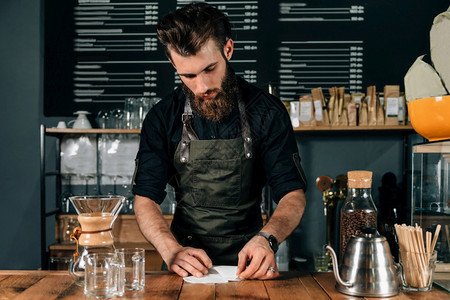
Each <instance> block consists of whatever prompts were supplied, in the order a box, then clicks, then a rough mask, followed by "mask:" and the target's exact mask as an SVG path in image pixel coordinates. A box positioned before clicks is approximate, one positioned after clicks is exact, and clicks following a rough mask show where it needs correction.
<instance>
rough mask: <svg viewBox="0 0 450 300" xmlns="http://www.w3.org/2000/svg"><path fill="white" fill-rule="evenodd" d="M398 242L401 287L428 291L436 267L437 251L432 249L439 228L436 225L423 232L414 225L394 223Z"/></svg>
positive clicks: (439, 226)
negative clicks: (431, 230)
mask: <svg viewBox="0 0 450 300" xmlns="http://www.w3.org/2000/svg"><path fill="white" fill-rule="evenodd" d="M394 227H395V232H396V234H397V240H398V244H399V248H400V249H399V254H400V255H399V261H400V265H401V266H402V288H403V289H404V290H408V291H430V290H431V287H432V286H433V273H434V269H435V268H436V258H437V251H435V250H434V248H435V246H436V242H437V238H438V236H439V231H440V230H441V225H437V226H436V231H435V232H434V236H433V238H432V234H431V232H428V231H427V232H425V240H424V232H423V231H422V228H421V227H420V226H418V225H417V224H416V226H406V225H405V224H402V225H398V224H395V225H394Z"/></svg>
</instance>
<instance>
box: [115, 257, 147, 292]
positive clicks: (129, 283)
mask: <svg viewBox="0 0 450 300" xmlns="http://www.w3.org/2000/svg"><path fill="white" fill-rule="evenodd" d="M116 254H117V257H118V260H119V263H120V264H121V265H122V266H123V269H124V272H125V289H126V290H128V291H140V290H143V289H144V286H145V250H144V249H143V248H120V249H116Z"/></svg>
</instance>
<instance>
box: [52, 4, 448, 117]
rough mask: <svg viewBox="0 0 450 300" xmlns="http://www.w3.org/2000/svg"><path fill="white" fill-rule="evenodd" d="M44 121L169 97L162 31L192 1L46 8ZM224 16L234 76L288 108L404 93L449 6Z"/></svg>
mask: <svg viewBox="0 0 450 300" xmlns="http://www.w3.org/2000/svg"><path fill="white" fill-rule="evenodd" d="M44 2H45V3H44V28H45V31H44V49H45V52H44V57H45V59H44V114H45V115H46V116H71V115H72V114H73V112H74V111H77V110H87V111H89V112H91V113H92V114H93V115H95V114H96V113H97V112H98V111H99V110H100V109H113V108H117V107H123V104H124V100H125V98H127V97H163V96H165V95H167V94H168V93H169V92H170V91H171V90H173V89H174V87H175V86H176V85H178V84H179V83H180V82H181V81H180V79H179V78H178V76H177V74H176V72H175V71H174V69H173V67H172V66H171V65H170V63H169V62H168V61H167V59H166V57H165V54H164V49H163V48H162V46H161V45H160V44H159V42H158V40H157V37H156V23H157V21H158V19H159V18H160V17H162V16H164V15H165V14H166V13H168V12H170V11H173V10H175V9H176V8H178V7H181V6H184V5H186V4H188V3H190V2H191V1H183V0H164V1H145V0H131V1H126V0H64V1H61V0H46V1H44ZM208 3H210V4H211V5H213V6H215V7H217V8H219V9H221V10H222V11H224V12H225V13H227V14H228V16H229V18H230V20H231V23H232V26H233V36H232V38H233V40H234V42H235V51H234V54H233V57H232V59H231V64H232V66H233V68H234V70H235V71H236V73H237V74H238V75H240V76H242V77H244V78H245V79H246V80H248V81H249V82H251V83H252V84H255V85H257V86H260V87H262V88H265V87H266V86H267V85H268V84H269V83H272V84H277V85H278V88H279V96H280V98H281V99H282V100H287V101H290V100H298V98H299V96H300V95H302V94H306V93H310V90H311V89H312V88H315V87H319V86H320V87H322V88H323V89H325V91H326V90H328V88H330V87H333V86H344V87H345V89H346V92H351V93H353V92H364V91H365V89H366V87H367V86H368V85H376V86H377V87H378V89H379V90H381V89H382V87H383V86H384V85H386V84H400V85H401V86H402V85H403V77H404V75H405V74H406V72H407V70H408V68H409V67H410V66H411V64H412V63H413V62H414V60H415V59H416V57H418V56H419V55H422V54H428V53H429V30H430V28H431V24H432V21H433V18H434V17H435V16H436V15H437V14H438V13H440V12H443V11H445V10H446V9H447V8H448V6H449V2H448V0H433V1H423V0H397V1H392V0H366V1H358V0H353V1H351V0H329V1H325V0H324V1H317V0H304V1H299V0H297V1H292V0H285V1H269V0H254V1H252V0H248V1H208Z"/></svg>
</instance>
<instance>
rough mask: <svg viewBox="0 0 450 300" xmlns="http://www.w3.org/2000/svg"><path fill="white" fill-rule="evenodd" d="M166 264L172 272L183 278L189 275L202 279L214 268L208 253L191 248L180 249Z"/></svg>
mask: <svg viewBox="0 0 450 300" xmlns="http://www.w3.org/2000/svg"><path fill="white" fill-rule="evenodd" d="M166 263H167V265H168V267H169V270H170V271H173V272H175V273H177V274H178V275H180V276H181V277H186V276H188V275H189V274H191V275H193V276H195V277H202V276H203V275H206V274H208V269H210V268H212V261H211V259H210V258H209V257H208V255H207V254H206V252H205V251H204V250H202V249H196V248H191V247H180V248H178V249H177V250H176V251H175V252H174V253H173V255H171V257H170V258H169V259H168V261H166Z"/></svg>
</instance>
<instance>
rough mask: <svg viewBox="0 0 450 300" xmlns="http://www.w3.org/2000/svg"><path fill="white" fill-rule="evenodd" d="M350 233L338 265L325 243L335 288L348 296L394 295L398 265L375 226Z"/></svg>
mask: <svg viewBox="0 0 450 300" xmlns="http://www.w3.org/2000/svg"><path fill="white" fill-rule="evenodd" d="M364 232H365V233H364V234H363V235H359V236H352V237H351V238H350V240H349V242H348V244H347V248H346V250H345V252H344V255H343V259H342V264H341V266H340V269H339V268H338V261H337V257H336V253H335V252H334V250H333V248H331V247H330V246H326V249H327V250H328V251H329V252H330V253H331V258H332V260H333V270H334V276H335V278H336V282H337V283H336V290H338V291H339V292H341V293H344V294H347V295H352V296H365V297H390V296H394V295H396V294H398V292H399V284H400V268H401V267H400V265H399V264H396V263H394V261H393V258H392V254H391V250H390V248H389V244H388V243H387V241H386V238H385V237H383V236H380V235H376V234H375V232H376V230H375V229H372V230H369V231H367V230H365V231H364Z"/></svg>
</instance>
